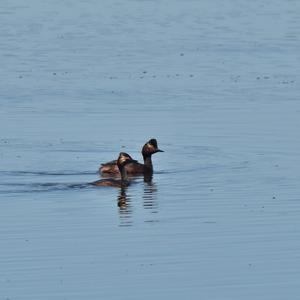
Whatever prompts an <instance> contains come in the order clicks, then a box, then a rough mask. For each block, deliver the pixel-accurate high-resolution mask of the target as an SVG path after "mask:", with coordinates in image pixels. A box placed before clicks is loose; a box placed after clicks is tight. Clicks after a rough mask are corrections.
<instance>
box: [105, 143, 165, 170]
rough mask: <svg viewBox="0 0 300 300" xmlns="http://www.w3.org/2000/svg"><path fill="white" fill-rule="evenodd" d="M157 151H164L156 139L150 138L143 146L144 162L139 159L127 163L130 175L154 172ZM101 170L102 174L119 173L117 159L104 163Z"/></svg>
mask: <svg viewBox="0 0 300 300" xmlns="http://www.w3.org/2000/svg"><path fill="white" fill-rule="evenodd" d="M157 152H164V151H163V150H160V149H159V148H158V145H157V140H156V139H150V140H149V141H148V142H147V143H146V144H145V145H144V146H143V148H142V155H143V159H144V163H143V164H141V163H139V162H137V161H134V162H133V161H132V162H129V163H128V164H127V165H126V171H127V173H128V174H129V175H143V174H147V173H152V172H153V165H152V155H153V154H155V153H157ZM99 172H100V173H101V174H102V175H118V174H119V173H120V171H119V168H118V165H117V161H116V160H113V161H110V162H108V163H104V164H102V165H101V167H100V168H99Z"/></svg>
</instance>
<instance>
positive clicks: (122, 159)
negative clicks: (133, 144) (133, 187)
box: [91, 152, 137, 187]
mask: <svg viewBox="0 0 300 300" xmlns="http://www.w3.org/2000/svg"><path fill="white" fill-rule="evenodd" d="M136 162H137V161H136V160H133V159H132V158H131V156H130V155H128V154H127V153H125V152H121V153H120V154H119V157H118V159H117V163H116V165H117V167H118V169H119V172H120V173H121V179H113V178H107V179H101V180H97V181H94V182H91V184H92V185H96V186H115V187H126V186H128V185H129V184H130V182H129V181H128V178H127V172H126V168H125V166H126V165H127V164H129V163H136Z"/></svg>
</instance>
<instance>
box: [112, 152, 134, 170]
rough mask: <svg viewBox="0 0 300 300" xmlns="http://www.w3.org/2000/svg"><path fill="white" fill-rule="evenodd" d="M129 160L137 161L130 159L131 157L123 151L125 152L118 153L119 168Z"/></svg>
mask: <svg viewBox="0 0 300 300" xmlns="http://www.w3.org/2000/svg"><path fill="white" fill-rule="evenodd" d="M130 162H137V161H136V160H134V159H132V157H131V156H130V155H129V154H127V153H125V152H121V153H120V154H119V157H118V160H117V165H118V167H119V168H121V169H122V168H123V167H124V166H125V165H127V164H128V163H130Z"/></svg>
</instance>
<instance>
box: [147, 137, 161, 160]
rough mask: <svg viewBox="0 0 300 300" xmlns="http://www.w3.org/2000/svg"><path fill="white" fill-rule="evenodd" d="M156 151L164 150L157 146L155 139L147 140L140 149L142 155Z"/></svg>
mask: <svg viewBox="0 0 300 300" xmlns="http://www.w3.org/2000/svg"><path fill="white" fill-rule="evenodd" d="M157 152H164V151H163V150H160V149H159V148H158V146H157V140H156V139H151V140H149V141H148V142H147V143H146V144H145V145H144V147H143V149H142V154H143V156H150V155H152V154H154V153H157Z"/></svg>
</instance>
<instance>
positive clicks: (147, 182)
mask: <svg viewBox="0 0 300 300" xmlns="http://www.w3.org/2000/svg"><path fill="white" fill-rule="evenodd" d="M156 198H157V188H156V184H155V183H154V182H153V181H152V176H151V177H147V178H145V177H144V195H143V199H144V204H143V205H144V208H145V209H151V210H152V211H151V212H152V213H157V212H158V210H157V209H158V205H157V201H156Z"/></svg>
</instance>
